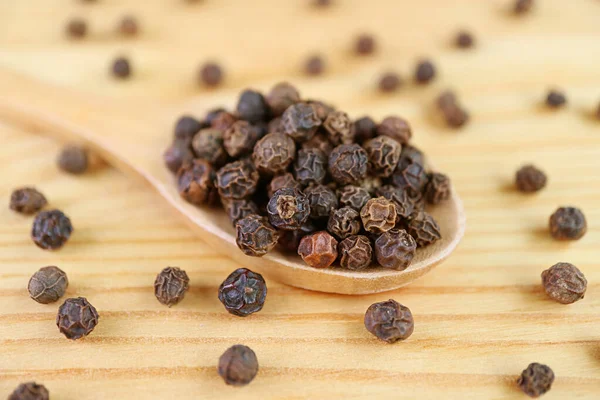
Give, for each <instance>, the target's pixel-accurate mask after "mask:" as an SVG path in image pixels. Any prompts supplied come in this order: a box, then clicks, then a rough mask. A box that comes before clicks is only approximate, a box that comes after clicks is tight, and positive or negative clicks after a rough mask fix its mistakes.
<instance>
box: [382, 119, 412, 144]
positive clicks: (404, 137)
mask: <svg viewBox="0 0 600 400" xmlns="http://www.w3.org/2000/svg"><path fill="white" fill-rule="evenodd" d="M377 134H378V135H382V136H389V137H391V138H392V139H394V140H396V141H397V142H398V143H400V144H402V145H405V144H407V143H408V142H409V141H410V138H411V137H412V130H411V129H410V125H409V124H408V122H407V121H406V120H405V119H403V118H400V117H394V116H390V117H386V118H384V119H383V121H381V123H380V124H379V125H378V126H377Z"/></svg>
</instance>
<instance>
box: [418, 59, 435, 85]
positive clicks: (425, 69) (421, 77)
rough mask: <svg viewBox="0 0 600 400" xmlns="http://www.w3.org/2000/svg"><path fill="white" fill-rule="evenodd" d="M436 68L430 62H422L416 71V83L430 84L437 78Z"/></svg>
mask: <svg viewBox="0 0 600 400" xmlns="http://www.w3.org/2000/svg"><path fill="white" fill-rule="evenodd" d="M435 73H436V72H435V66H434V65H433V63H432V62H431V61H429V60H421V61H419V63H418V64H417V67H416V69H415V81H416V82H417V83H421V84H424V83H429V82H430V81H431V80H432V79H433V78H434V77H435Z"/></svg>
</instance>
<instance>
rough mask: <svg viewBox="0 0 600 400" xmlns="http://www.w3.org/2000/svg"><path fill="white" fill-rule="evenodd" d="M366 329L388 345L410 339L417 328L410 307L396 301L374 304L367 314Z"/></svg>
mask: <svg viewBox="0 0 600 400" xmlns="http://www.w3.org/2000/svg"><path fill="white" fill-rule="evenodd" d="M365 327H366V328H367V330H368V331H369V332H371V333H372V334H373V335H375V336H376V337H377V338H378V339H381V340H383V341H385V342H388V343H394V342H397V341H398V340H405V339H408V337H409V336H410V335H412V333H413V330H414V328H415V324H414V320H413V316H412V313H411V312H410V310H409V309H408V307H405V306H403V305H402V304H400V303H398V302H397V301H394V300H391V299H390V300H388V301H383V302H381V303H375V304H372V305H371V306H370V307H369V308H368V309H367V312H366V313H365Z"/></svg>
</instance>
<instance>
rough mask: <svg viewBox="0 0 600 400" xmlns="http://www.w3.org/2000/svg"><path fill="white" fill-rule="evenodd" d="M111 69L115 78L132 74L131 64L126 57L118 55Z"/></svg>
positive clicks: (122, 77) (127, 76) (124, 77)
mask: <svg viewBox="0 0 600 400" xmlns="http://www.w3.org/2000/svg"><path fill="white" fill-rule="evenodd" d="M111 71H112V74H113V76H114V77H115V78H119V79H126V78H129V76H130V75H131V64H130V63H129V60H128V59H126V58H125V57H118V58H116V59H115V60H114V61H113V63H112V66H111Z"/></svg>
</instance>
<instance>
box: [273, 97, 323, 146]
mask: <svg viewBox="0 0 600 400" xmlns="http://www.w3.org/2000/svg"><path fill="white" fill-rule="evenodd" d="M281 125H282V128H283V132H284V133H285V134H287V135H289V136H290V137H291V138H292V139H294V140H295V141H297V142H305V141H307V140H310V139H311V138H312V137H313V136H314V134H315V133H316V132H317V129H318V127H319V126H320V125H321V119H320V118H319V116H318V115H317V109H316V107H315V106H314V105H312V104H308V103H296V104H293V105H291V106H290V107H288V108H287V109H286V110H285V112H284V113H283V115H282V116H281Z"/></svg>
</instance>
